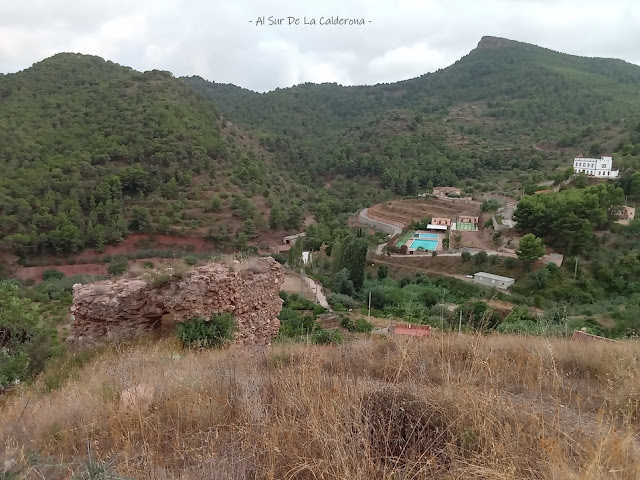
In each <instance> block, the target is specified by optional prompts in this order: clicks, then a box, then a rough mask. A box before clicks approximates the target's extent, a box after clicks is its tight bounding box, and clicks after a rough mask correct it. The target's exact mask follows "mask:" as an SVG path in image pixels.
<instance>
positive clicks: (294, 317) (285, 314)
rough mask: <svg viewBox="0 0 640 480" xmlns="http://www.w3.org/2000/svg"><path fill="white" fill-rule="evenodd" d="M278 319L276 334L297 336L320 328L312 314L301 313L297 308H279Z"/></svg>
mask: <svg viewBox="0 0 640 480" xmlns="http://www.w3.org/2000/svg"><path fill="white" fill-rule="evenodd" d="M278 319H279V320H280V330H279V331H278V334H279V335H282V336H284V337H298V336H300V335H306V334H307V333H310V332H312V331H314V330H315V329H317V328H320V327H319V326H318V324H317V323H316V321H315V319H314V317H313V316H310V315H302V314H301V313H300V312H299V311H298V310H293V309H292V308H289V307H285V308H283V309H282V310H280V314H279V315H278Z"/></svg>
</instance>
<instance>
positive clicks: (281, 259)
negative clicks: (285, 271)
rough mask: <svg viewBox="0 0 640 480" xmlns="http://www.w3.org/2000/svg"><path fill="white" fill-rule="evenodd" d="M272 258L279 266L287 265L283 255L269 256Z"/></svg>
mask: <svg viewBox="0 0 640 480" xmlns="http://www.w3.org/2000/svg"><path fill="white" fill-rule="evenodd" d="M271 256H272V257H273V259H274V260H275V261H276V262H278V263H279V264H280V265H284V264H285V263H287V257H285V256H284V255H282V254H280V253H274V254H272V255H271Z"/></svg>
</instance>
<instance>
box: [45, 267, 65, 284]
mask: <svg viewBox="0 0 640 480" xmlns="http://www.w3.org/2000/svg"><path fill="white" fill-rule="evenodd" d="M63 278H64V273H62V272H61V271H59V270H56V269H55V268H52V269H49V270H45V272H44V273H43V274H42V280H43V281H45V282H46V281H47V280H62V279H63Z"/></svg>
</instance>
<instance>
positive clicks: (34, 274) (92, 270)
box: [15, 263, 107, 282]
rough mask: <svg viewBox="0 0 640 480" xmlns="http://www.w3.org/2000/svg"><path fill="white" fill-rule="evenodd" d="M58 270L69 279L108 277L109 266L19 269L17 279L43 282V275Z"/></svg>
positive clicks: (94, 264)
mask: <svg viewBox="0 0 640 480" xmlns="http://www.w3.org/2000/svg"><path fill="white" fill-rule="evenodd" d="M52 269H56V270H58V271H59V272H62V273H64V274H65V275H66V276H67V277H71V276H73V275H106V274H107V265H106V264H103V263H82V264H77V265H45V266H41V267H18V268H17V269H16V274H15V275H16V278H17V279H19V280H20V281H21V282H26V281H28V280H33V281H34V282H41V281H42V274H43V273H44V272H45V271H47V270H52Z"/></svg>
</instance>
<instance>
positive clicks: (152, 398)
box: [0, 335, 640, 480]
mask: <svg viewBox="0 0 640 480" xmlns="http://www.w3.org/2000/svg"><path fill="white" fill-rule="evenodd" d="M639 364H640V348H638V347H637V346H636V345H635V344H631V343H623V344H619V345H610V344H603V345H598V344H588V345H585V344H581V343H571V342H570V341H567V340H555V339H549V340H547V339H539V338H531V339H529V338H522V337H520V338H518V337H508V336H491V337H474V336H463V337H457V336H453V335H442V336H438V337H435V338H431V339H426V340H419V341H418V340H415V339H408V340H404V339H393V340H387V339H382V340H377V341H374V340H363V341H356V342H354V343H350V344H346V345H344V346H341V347H308V346H303V345H278V346H274V347H271V348H268V349H240V348H232V349H230V350H225V351H212V352H187V351H184V352H183V351H181V350H180V349H179V348H178V346H177V345H176V344H175V343H173V342H169V341H165V342H161V343H158V344H151V345H146V346H145V345H137V346H131V347H126V348H124V349H116V348H114V349H112V350H111V351H107V352H105V353H103V354H102V355H100V356H99V357H98V358H97V359H96V360H95V361H93V362H92V363H91V364H89V365H88V366H86V367H84V370H82V371H81V373H80V375H79V376H78V378H77V379H76V380H72V381H70V382H69V383H68V384H67V385H66V386H64V387H63V388H61V389H60V390H58V391H55V392H51V393H49V394H35V393H30V392H32V391H27V390H25V391H24V392H23V394H22V395H20V396H15V397H12V398H9V399H8V401H7V402H6V404H5V405H4V406H3V407H2V410H3V411H2V419H1V420H0V440H1V441H2V442H3V447H4V457H3V458H0V468H1V465H2V461H5V460H8V461H11V460H15V461H16V462H17V463H16V465H15V467H14V469H15V470H16V471H17V470H18V469H19V468H21V469H22V470H21V471H20V473H19V474H16V478H23V477H26V478H47V479H56V478H70V476H71V475H72V472H75V473H76V474H79V473H82V472H83V471H85V470H86V469H87V468H88V466H92V468H94V470H95V469H96V468H102V469H105V470H108V471H109V472H110V473H111V475H113V476H111V477H104V478H116V477H115V475H119V476H121V477H128V478H154V479H169V478H172V479H173V478H176V479H177V478H180V479H196V478H207V479H217V478H220V479H222V478H234V479H244V478H266V479H289V478H291V479H292V478H296V479H298V478H302V479H307V478H308V479H311V478H313V479H320V478H323V479H325V478H327V479H329V478H330V479H359V478H367V479H374V478H375V479H378V478H383V479H422V478H425V479H427V478H429V479H433V478H436V479H437V478H442V479H468V478H472V479H473V478H476V479H481V478H482V479H488V478H490V479H516V478H539V479H547V478H548V479H569V480H572V479H576V480H578V479H580V480H583V479H587V480H589V479H601V478H616V479H637V478H640V456H638V448H639V445H638V441H637V438H636V432H637V430H638V427H639V425H640V424H639V422H638V417H637V416H638V413H639V412H640V409H639V407H638V406H639V402H640V386H639V385H640V382H639V380H640V375H639V374H638V371H639V369H638V366H639ZM136 392H144V395H141V397H143V398H141V400H140V401H139V402H138V403H136V401H135V395H136ZM29 452H32V453H31V455H29ZM34 452H35V454H37V455H36V456H34ZM89 459H91V461H90V462H89ZM83 469H85V470H83ZM0 471H1V470H0ZM82 478H103V477H97V476H95V477H82Z"/></svg>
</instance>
